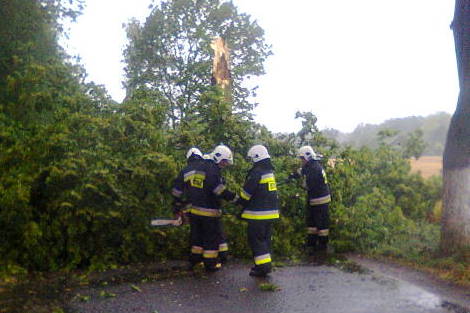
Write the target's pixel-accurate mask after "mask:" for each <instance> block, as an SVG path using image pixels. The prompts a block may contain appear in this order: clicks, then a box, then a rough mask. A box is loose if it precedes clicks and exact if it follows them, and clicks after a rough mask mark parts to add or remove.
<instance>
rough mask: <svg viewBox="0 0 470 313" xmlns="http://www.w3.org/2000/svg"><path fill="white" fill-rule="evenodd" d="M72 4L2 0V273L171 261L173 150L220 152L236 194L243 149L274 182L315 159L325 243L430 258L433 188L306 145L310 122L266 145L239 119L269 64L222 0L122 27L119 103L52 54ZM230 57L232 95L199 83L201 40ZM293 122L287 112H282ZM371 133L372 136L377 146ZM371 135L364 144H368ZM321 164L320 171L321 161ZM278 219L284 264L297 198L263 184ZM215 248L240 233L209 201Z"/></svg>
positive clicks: (389, 152)
mask: <svg viewBox="0 0 470 313" xmlns="http://www.w3.org/2000/svg"><path fill="white" fill-rule="evenodd" d="M81 6H82V3H81V1H68V0H67V1H65V0H64V1H52V0H9V1H2V3H1V5H0V45H1V47H0V238H1V241H0V265H1V268H2V272H4V271H7V272H8V271H10V272H14V271H36V270H40V271H50V270H63V269H65V270H71V269H76V268H88V269H104V268H108V267H111V266H115V265H118V264H129V263H133V262H144V261H157V262H158V261H163V260H166V259H171V258H183V257H185V255H186V254H187V251H188V242H187V237H188V228H187V226H183V227H174V228H165V229H162V228H160V229H154V228H152V227H150V223H149V221H150V219H151V218H152V217H155V216H171V214H172V213H171V212H172V207H171V204H172V200H171V195H170V190H171V183H172V180H173V178H174V177H175V176H176V175H177V172H178V171H179V170H180V169H181V168H182V167H183V166H184V164H185V151H186V150H187V149H188V148H189V147H191V146H193V145H197V146H198V147H199V148H201V150H203V151H210V150H211V149H212V148H213V147H214V146H215V145H217V144H219V143H224V144H226V145H228V146H230V147H231V148H232V150H233V151H234V153H235V156H234V165H233V166H232V167H230V168H229V169H227V170H224V176H225V177H226V180H227V184H228V187H229V188H230V189H231V190H234V191H239V190H240V184H241V183H242V182H243V180H244V176H245V174H246V173H247V171H248V169H249V168H250V164H249V162H248V161H247V160H246V158H245V154H246V152H247V150H248V149H249V147H250V146H251V145H253V144H258V143H262V144H264V145H266V146H267V147H268V149H269V152H270V154H271V156H272V160H273V164H274V166H275V169H276V177H277V179H278V181H282V180H284V179H286V178H287V176H288V175H289V174H290V173H291V172H292V171H294V170H295V169H296V168H297V167H299V163H298V161H297V160H296V159H295V151H296V149H297V148H298V147H299V146H301V145H304V144H310V145H312V146H313V147H314V149H315V150H317V151H318V152H319V153H321V154H323V155H324V159H323V162H324V166H325V168H326V171H327V176H328V180H329V183H330V186H331V190H332V203H331V221H332V227H331V231H330V233H331V237H332V246H333V247H334V248H335V250H336V251H338V252H343V251H379V252H381V253H388V254H396V255H398V254H407V255H412V256H416V257H418V256H422V255H423V254H432V253H434V252H435V251H436V250H437V245H438V241H439V240H438V236H439V226H438V225H437V224H436V223H437V222H438V218H439V217H438V214H436V209H435V208H436V204H438V203H439V200H440V199H441V180H440V179H439V178H436V179H430V180H425V179H423V178H422V177H421V176H419V175H417V174H411V173H410V165H409V163H408V160H407V157H405V156H406V153H405V151H402V150H400V148H397V147H395V146H392V145H390V144H389V143H388V142H387V140H379V142H378V144H377V146H376V147H374V148H370V147H362V148H354V147H347V148H342V147H341V146H340V145H339V144H338V143H337V142H335V141H334V140H331V139H328V138H326V137H324V136H323V135H322V133H321V132H320V131H319V130H318V128H317V126H316V117H315V115H314V114H313V113H312V112H299V113H298V114H297V116H296V117H295V118H299V119H301V120H302V129H301V130H300V131H299V132H298V133H292V134H283V135H274V134H272V133H271V132H270V131H269V130H268V129H266V128H265V127H264V126H262V125H259V124H256V123H255V122H254V121H253V120H252V110H253V107H254V104H253V103H252V102H250V101H251V100H250V99H251V98H250V96H251V95H254V93H255V89H249V88H247V87H245V85H244V84H243V82H244V80H246V79H247V78H248V77H250V76H257V75H261V74H263V72H264V67H263V63H264V61H265V60H266V58H268V57H269V55H270V54H271V50H270V46H269V44H267V43H266V42H265V39H264V32H263V30H262V28H261V27H260V26H259V25H258V24H257V23H256V21H255V20H254V19H253V18H252V17H250V16H248V15H246V14H243V13H240V12H238V10H237V8H236V7H235V6H234V5H233V4H232V3H230V2H224V3H222V2H221V1H219V0H200V1H193V0H167V1H162V3H161V4H160V5H158V6H156V7H154V8H153V10H152V12H151V14H150V15H149V17H148V18H147V19H146V21H145V22H144V23H139V22H137V21H131V22H130V23H129V24H128V25H127V28H126V30H127V34H128V38H129V44H128V46H127V48H126V50H125V54H124V58H125V62H126V81H125V86H126V91H127V96H126V98H125V100H124V101H123V102H122V103H117V102H115V101H113V100H112V99H111V98H110V96H109V95H108V94H107V92H106V90H105V89H104V88H102V87H100V86H98V85H96V84H93V83H88V82H86V80H85V78H86V72H85V70H84V69H83V68H82V67H81V66H80V65H79V64H77V63H76V62H75V61H74V60H73V58H70V57H69V56H67V54H66V53H65V52H64V50H63V49H62V48H61V47H60V46H59V45H58V39H59V38H60V36H62V35H63V32H62V31H63V29H62V26H61V25H62V24H63V21H64V19H68V18H71V19H74V18H75V17H76V16H77V15H78V14H79V13H80V11H81V9H82V8H81ZM215 36H222V37H223V38H225V40H226V42H227V43H228V45H229V47H230V49H231V53H232V58H231V64H232V68H231V72H232V90H233V93H232V97H231V98H227V97H226V95H225V94H224V92H223V91H222V90H220V89H218V88H217V87H214V86H212V85H211V65H212V63H211V62H212V61H211V53H212V51H211V49H210V42H211V40H212V38H213V37H215ZM293 118H294V117H293ZM384 138H387V136H386V134H385V135H384V136H383V138H382V139H384ZM374 140H375V139H374ZM329 158H335V159H336V162H335V164H334V167H332V165H331V163H328V159H329ZM279 193H280V198H281V218H280V220H279V221H278V222H277V223H276V224H275V230H274V238H273V250H274V253H275V254H276V256H277V257H279V258H283V257H284V258H291V259H292V258H297V257H298V256H299V255H300V253H301V250H302V243H303V242H304V236H305V229H304V206H305V197H304V196H305V191H304V190H303V189H302V188H301V187H300V186H299V185H297V184H295V183H292V184H284V185H280V186H279ZM224 210H225V215H224V216H223V221H224V223H225V227H226V232H227V235H228V239H229V245H230V249H231V253H232V254H233V255H235V256H239V257H247V256H249V249H248V247H247V244H246V240H245V225H244V223H243V222H242V221H239V220H238V219H236V218H235V217H234V213H235V211H234V210H235V208H234V207H232V206H230V205H227V204H225V205H224Z"/></svg>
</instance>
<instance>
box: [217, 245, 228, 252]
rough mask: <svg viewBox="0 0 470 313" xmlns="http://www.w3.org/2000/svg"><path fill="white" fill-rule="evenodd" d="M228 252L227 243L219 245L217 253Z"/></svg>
mask: <svg viewBox="0 0 470 313" xmlns="http://www.w3.org/2000/svg"><path fill="white" fill-rule="evenodd" d="M225 251H228V244H227V243H221V244H220V245H219V252H225Z"/></svg>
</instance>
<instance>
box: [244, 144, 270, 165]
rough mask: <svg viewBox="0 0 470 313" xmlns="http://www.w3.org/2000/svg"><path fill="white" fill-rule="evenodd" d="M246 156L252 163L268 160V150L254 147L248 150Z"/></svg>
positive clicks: (259, 146) (258, 146)
mask: <svg viewBox="0 0 470 313" xmlns="http://www.w3.org/2000/svg"><path fill="white" fill-rule="evenodd" d="M247 155H248V157H249V158H250V159H251V161H253V162H254V163H256V162H258V161H261V160H264V159H269V158H270V156H269V153H268V149H266V147H265V146H263V145H256V146H253V147H251V148H250V150H248V153H247Z"/></svg>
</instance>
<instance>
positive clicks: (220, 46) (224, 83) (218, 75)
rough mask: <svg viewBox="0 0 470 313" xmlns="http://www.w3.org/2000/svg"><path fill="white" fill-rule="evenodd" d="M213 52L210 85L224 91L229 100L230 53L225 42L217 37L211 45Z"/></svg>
mask: <svg viewBox="0 0 470 313" xmlns="http://www.w3.org/2000/svg"><path fill="white" fill-rule="evenodd" d="M211 48H212V49H213V50H214V60H213V62H212V84H213V85H217V86H219V87H221V88H222V89H223V90H224V93H225V97H226V98H227V100H229V101H230V99H231V87H230V86H231V85H230V80H231V76H230V51H229V49H228V47H227V45H226V44H225V40H223V39H222V38H220V37H218V38H215V39H214V40H213V41H212V43H211Z"/></svg>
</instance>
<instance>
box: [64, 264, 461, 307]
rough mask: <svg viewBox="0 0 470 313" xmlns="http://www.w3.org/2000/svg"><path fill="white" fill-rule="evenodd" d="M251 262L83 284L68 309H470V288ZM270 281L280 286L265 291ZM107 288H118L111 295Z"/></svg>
mask: <svg viewBox="0 0 470 313" xmlns="http://www.w3.org/2000/svg"><path fill="white" fill-rule="evenodd" d="M248 269H249V266H248V265H240V264H229V265H227V266H226V267H225V268H224V269H222V270H221V271H220V272H217V273H213V274H209V275H206V274H205V273H195V274H190V275H187V276H184V277H180V278H171V279H166V280H161V281H155V282H147V283H140V284H134V286H135V287H137V288H135V287H134V288H133V287H132V286H131V284H128V283H126V284H121V285H117V286H107V287H101V288H90V289H87V288H85V289H82V290H80V291H79V292H80V294H81V295H86V296H89V297H90V298H89V299H90V300H89V301H87V302H83V301H80V300H78V299H77V298H76V299H74V300H73V301H72V302H71V303H70V305H69V307H68V308H67V312H77V313H78V312H81V313H95V312H96V313H98V312H99V313H106V312H109V313H111V312H113V313H121V312H122V313H124V312H132V313H135V312H139V313H140V312H142V313H144V312H145V313H199V312H200V313H212V312H217V313H221V312H224V313H232V312H233V313H235V312H237V313H239V312H246V313H261V312H269V313H287V312H298V313H303V312H305V313H307V312H309V313H310V312H318V313H355V312H358V313H359V312H360V313H421V312H423V313H424V312H426V313H444V312H446V313H448V312H453V313H470V298H469V297H467V296H468V295H470V292H469V293H466V294H465V293H463V296H460V297H457V298H455V297H449V296H447V295H439V294H437V293H435V292H430V291H428V290H426V289H425V288H422V287H419V286H417V285H415V284H412V283H409V282H406V281H404V280H402V279H398V278H393V277H390V276H388V275H386V274H383V273H380V272H377V271H370V272H366V273H359V272H353V273H350V272H345V271H342V270H341V269H339V268H337V267H333V266H312V265H302V266H291V267H282V268H278V269H276V271H275V272H274V273H272V275H271V277H269V278H267V279H260V278H252V277H249V276H248ZM262 283H270V284H274V285H275V286H277V287H279V290H277V291H262V290H260V284H262ZM105 293H107V294H110V293H113V294H115V296H114V297H106V295H105Z"/></svg>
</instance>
